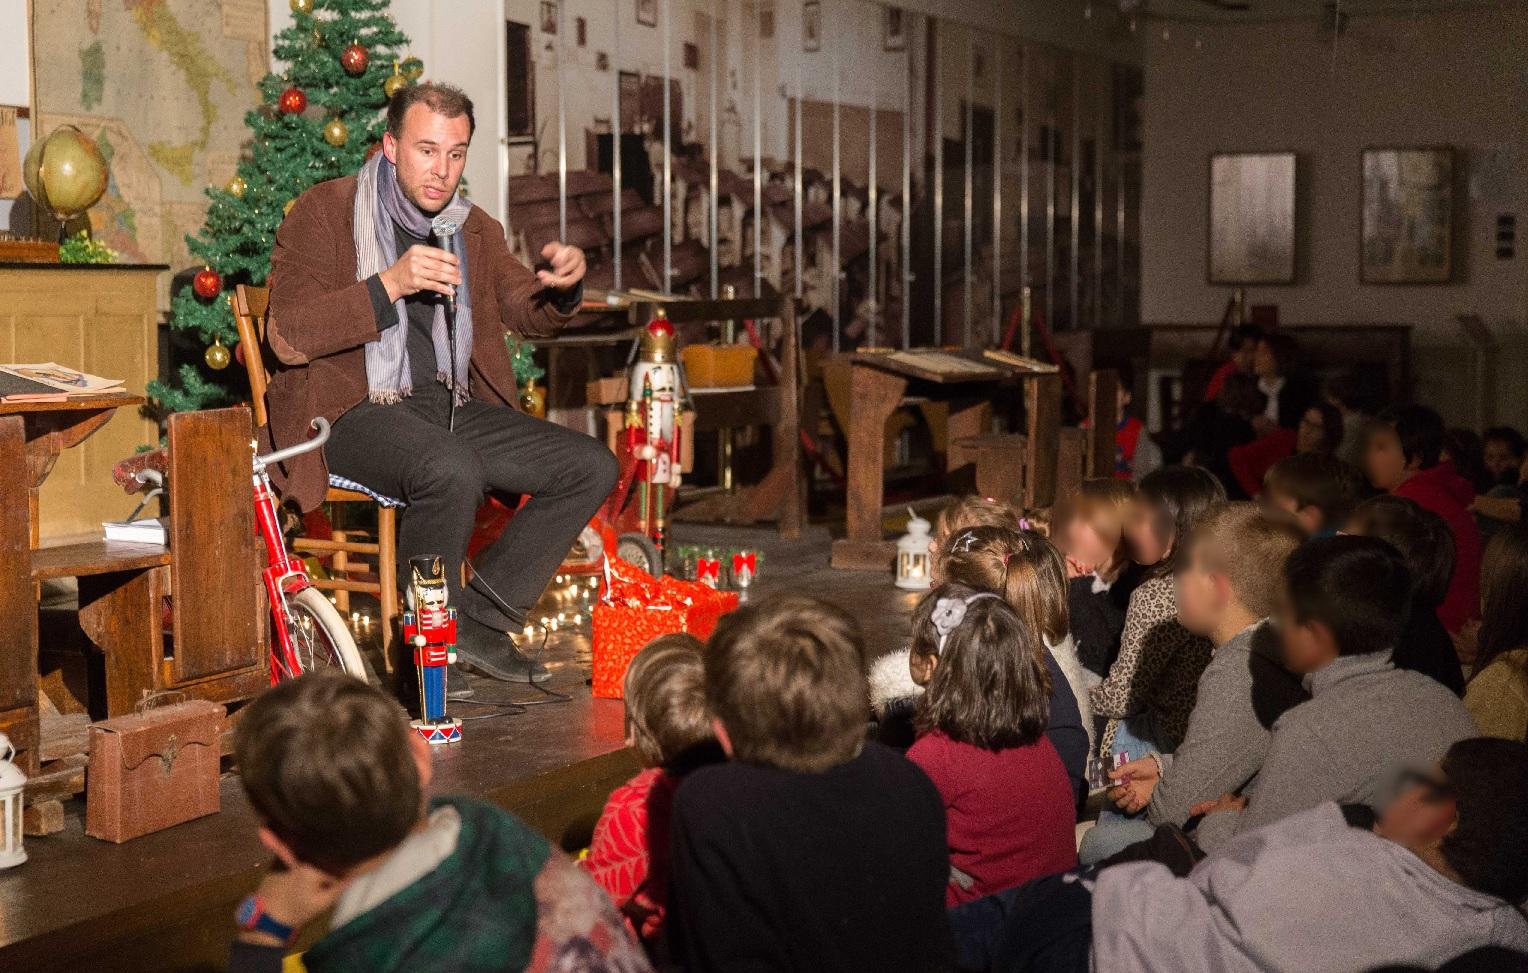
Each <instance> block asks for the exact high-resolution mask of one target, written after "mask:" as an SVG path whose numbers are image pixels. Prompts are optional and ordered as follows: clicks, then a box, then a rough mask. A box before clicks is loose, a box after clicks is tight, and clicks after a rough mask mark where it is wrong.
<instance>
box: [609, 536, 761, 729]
mask: <svg viewBox="0 0 1528 973" xmlns="http://www.w3.org/2000/svg"><path fill="white" fill-rule="evenodd" d="M737 604H738V599H737V595H736V594H735V593H733V592H723V591H716V590H714V589H712V588H710V587H708V586H706V585H703V584H699V583H697V582H694V581H681V580H679V579H678V578H671V577H668V576H666V575H665V576H664V577H662V578H654V577H653V576H652V575H650V574H648V573H646V572H645V571H642V570H641V569H639V568H636V567H634V566H632V565H630V564H627V563H626V562H625V561H619V560H611V561H610V562H609V563H608V564H607V566H606V582H605V592H604V595H603V596H602V597H601V599H600V603H599V604H597V605H595V606H594V639H593V654H594V695H595V696H596V697H598V698H600V699H621V698H622V696H623V694H622V691H621V685H622V683H623V682H624V681H625V679H626V667H627V666H629V665H631V660H632V659H634V658H636V655H637V653H638V652H640V651H642V649H643V647H644V646H646V645H647V643H649V642H651V641H652V640H653V639H655V638H657V637H658V636H660V635H668V634H670V633H673V632H688V633H690V634H691V635H693V636H695V637H696V638H698V639H707V638H709V637H710V636H711V632H712V630H713V629H715V628H716V623H717V622H718V621H720V620H721V617H722V616H723V615H725V614H726V613H727V612H730V611H732V610H733V609H734V608H736V607H737Z"/></svg>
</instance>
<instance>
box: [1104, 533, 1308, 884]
mask: <svg viewBox="0 0 1528 973" xmlns="http://www.w3.org/2000/svg"><path fill="white" fill-rule="evenodd" d="M1299 543H1300V533H1299V531H1298V530H1297V529H1296V528H1295V527H1294V526H1292V525H1290V524H1289V523H1287V522H1282V521H1275V520H1272V519H1270V518H1268V517H1265V516H1263V515H1262V513H1261V512H1260V511H1259V510H1258V508H1257V506H1256V505H1254V504H1251V503H1227V504H1221V505H1220V506H1216V507H1211V508H1210V510H1209V512H1208V513H1206V514H1205V515H1204V516H1203V517H1200V518H1199V522H1198V523H1196V524H1195V525H1194V530H1193V533H1191V534H1190V535H1189V537H1188V543H1187V545H1186V546H1185V548H1184V552H1183V557H1182V558H1181V559H1180V560H1179V562H1178V570H1177V576H1176V586H1177V600H1178V621H1180V622H1181V623H1182V624H1183V627H1184V628H1186V629H1188V630H1189V631H1190V632H1193V633H1194V634H1196V635H1203V636H1205V637H1207V638H1209V640H1210V641H1211V642H1213V643H1214V645H1215V654H1214V655H1213V656H1212V657H1211V658H1210V664H1209V665H1208V666H1205V669H1204V674H1203V675H1201V676H1200V677H1199V688H1198V693H1197V696H1196V702H1195V703H1194V711H1193V713H1191V714H1190V715H1189V718H1188V733H1187V735H1185V736H1184V738H1183V743H1182V744H1180V745H1179V746H1178V749H1177V751H1176V752H1174V753H1167V754H1164V753H1155V752H1153V753H1150V754H1147V755H1146V756H1145V757H1144V758H1142V759H1140V760H1132V761H1131V762H1130V763H1127V764H1125V765H1124V766H1123V767H1121V768H1119V770H1117V771H1116V772H1114V773H1113V774H1112V775H1111V777H1112V778H1113V779H1115V780H1118V781H1123V782H1124V783H1123V784H1121V785H1118V786H1115V787H1113V788H1111V789H1110V790H1109V792H1108V797H1109V799H1110V800H1111V801H1113V802H1114V804H1115V806H1116V807H1118V808H1119V810H1121V811H1123V812H1125V813H1126V814H1137V813H1140V812H1143V811H1144V812H1145V814H1144V818H1143V819H1138V820H1104V821H1100V822H1099V824H1098V825H1097V826H1096V827H1094V828H1093V829H1092V830H1090V831H1089V832H1088V833H1087V834H1086V835H1085V836H1084V837H1083V839H1082V847H1081V848H1080V849H1079V858H1080V859H1081V861H1082V862H1083V864H1092V863H1094V862H1099V861H1103V860H1104V859H1105V858H1108V857H1110V856H1111V855H1114V854H1116V853H1118V852H1119V851H1121V850H1122V849H1124V848H1126V847H1127V846H1129V845H1131V844H1134V843H1135V842H1137V841H1144V840H1146V839H1148V838H1150V837H1151V835H1152V832H1153V830H1154V829H1155V827H1156V826H1157V825H1161V824H1174V825H1177V826H1179V827H1182V826H1183V825H1184V824H1186V823H1187V822H1188V817H1189V813H1188V812H1189V808H1191V807H1193V806H1194V805H1195V804H1198V803H1199V802H1200V801H1204V800H1214V799H1215V798H1217V797H1219V796H1220V795H1221V794H1224V793H1227V792H1230V793H1233V794H1236V793H1242V792H1244V791H1246V790H1247V789H1248V786H1249V783H1251V782H1253V781H1254V778H1255V777H1256V776H1257V772H1258V769H1259V768H1260V767H1261V766H1262V763H1263V755H1264V754H1265V753H1267V751H1268V740H1269V733H1270V728H1271V727H1272V726H1273V723H1274V721H1275V720H1277V719H1278V718H1279V716H1280V715H1282V714H1283V713H1284V711H1285V710H1287V709H1289V708H1290V707H1292V706H1296V705H1298V704H1299V703H1302V702H1304V701H1305V700H1306V699H1308V698H1309V696H1308V695H1307V693H1306V692H1305V690H1304V689H1303V688H1302V687H1301V686H1300V680H1299V679H1298V678H1297V677H1295V676H1293V675H1291V674H1290V673H1289V671H1288V670H1286V669H1285V668H1284V667H1283V666H1282V665H1281V664H1280V661H1279V640H1278V636H1277V635H1276V634H1274V632H1273V630H1272V629H1271V628H1269V627H1268V626H1267V625H1265V624H1263V623H1264V620H1265V619H1266V618H1267V617H1268V616H1269V615H1270V614H1272V612H1273V607H1274V602H1275V601H1276V599H1277V598H1278V595H1279V587H1280V583H1281V579H1282V572H1283V568H1284V560H1285V559H1286V558H1288V557H1289V554H1290V552H1291V551H1293V550H1294V549H1295V547H1296V546H1298V545H1299Z"/></svg>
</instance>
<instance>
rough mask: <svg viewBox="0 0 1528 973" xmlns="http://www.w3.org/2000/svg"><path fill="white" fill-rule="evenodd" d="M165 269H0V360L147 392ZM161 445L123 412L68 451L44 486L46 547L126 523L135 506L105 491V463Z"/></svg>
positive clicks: (149, 426)
mask: <svg viewBox="0 0 1528 973" xmlns="http://www.w3.org/2000/svg"><path fill="white" fill-rule="evenodd" d="M165 269H166V268H165V267H164V266H163V265H160V264H143V265H132V266H127V265H121V266H99V267H89V266H68V265H63V264H4V263H0V361H4V362H42V361H56V362H58V363H59V364H61V365H68V366H70V367H72V368H78V369H81V370H82V371H86V372H91V373H93V374H96V375H102V376H106V377H108V378H120V379H122V381H123V384H124V385H125V387H126V389H127V390H128V391H129V392H134V393H137V394H139V395H142V394H144V387H145V386H146V385H147V384H148V382H149V380H150V379H152V378H154V377H155V376H156V375H157V374H158V353H157V330H156V329H157V327H158V317H159V313H158V308H157V302H156V296H155V284H156V282H157V280H158V277H159V274H160V273H161V272H163V271H164V270H165ZM158 438H159V434H158V431H157V429H156V427H155V425H154V423H152V422H150V421H148V420H147V419H145V418H144V417H143V416H142V415H141V414H140V413H139V412H138V411H137V410H134V409H120V410H118V411H117V414H116V415H114V416H112V418H111V420H110V421H109V422H108V423H106V425H105V426H104V427H103V428H102V429H100V430H99V431H98V432H96V433H95V434H94V435H92V436H91V437H90V438H89V439H88V440H86V441H85V442H83V443H82V444H80V445H79V446H78V447H76V448H74V449H70V450H67V451H65V452H64V453H63V454H62V455H61V456H60V457H59V459H58V463H57V465H56V466H55V467H54V469H53V471H52V473H51V475H50V476H49V477H48V478H47V480H46V482H44V483H43V486H42V495H41V498H40V506H41V523H40V528H41V529H40V534H41V537H42V541H43V543H44V544H46V543H49V542H54V541H58V540H62V539H66V538H79V537H82V536H85V535H89V536H92V537H95V536H99V534H100V531H101V521H103V520H117V519H121V518H123V517H125V516H127V514H128V513H130V512H131V510H132V508H133V505H134V503H135V500H134V499H133V498H131V497H128V496H126V495H125V494H124V493H123V492H122V490H121V489H119V488H118V487H117V486H116V485H115V484H113V483H112V480H111V468H112V464H114V463H116V462H117V460H119V459H122V458H123V457H126V456H131V455H132V454H133V452H134V451H135V450H136V449H137V448H138V447H139V446H142V445H145V444H150V443H156V442H157V441H158Z"/></svg>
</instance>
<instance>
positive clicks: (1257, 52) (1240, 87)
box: [1141, 7, 1528, 422]
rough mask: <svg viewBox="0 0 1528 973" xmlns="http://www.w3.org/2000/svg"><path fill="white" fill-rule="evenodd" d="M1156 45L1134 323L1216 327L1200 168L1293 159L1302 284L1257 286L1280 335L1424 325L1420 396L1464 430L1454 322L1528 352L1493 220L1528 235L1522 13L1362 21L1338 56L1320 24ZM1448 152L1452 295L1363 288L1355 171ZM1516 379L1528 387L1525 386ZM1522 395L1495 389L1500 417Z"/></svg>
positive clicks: (1522, 253)
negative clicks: (1291, 155) (1237, 157)
mask: <svg viewBox="0 0 1528 973" xmlns="http://www.w3.org/2000/svg"><path fill="white" fill-rule="evenodd" d="M1199 36H1200V39H1201V41H1202V47H1200V48H1199V49H1197V50H1196V49H1194V47H1193V45H1192V43H1191V42H1190V41H1189V40H1188V38H1187V37H1186V36H1185V34H1184V32H1183V31H1177V32H1175V34H1174V37H1173V39H1172V40H1171V41H1166V42H1164V41H1163V40H1162V39H1161V38H1160V36H1156V35H1153V36H1151V37H1149V38H1148V39H1147V47H1146V94H1147V96H1146V104H1145V159H1144V173H1143V178H1144V183H1145V185H1144V193H1145V198H1144V201H1143V205H1142V263H1143V266H1142V278H1143V294H1142V309H1141V310H1142V317H1143V319H1144V320H1145V321H1147V322H1211V321H1215V320H1218V318H1219V316H1220V314H1221V311H1222V309H1223V308H1224V306H1225V302H1226V299H1227V297H1228V295H1229V289H1228V288H1224V287H1211V286H1209V285H1207V284H1206V283H1205V265H1206V262H1205V246H1206V222H1207V204H1206V195H1207V184H1208V157H1209V155H1210V153H1212V152H1215V151H1243V150H1277V149H1282V150H1291V149H1292V150H1294V151H1296V152H1297V153H1298V154H1299V166H1300V169H1299V178H1300V186H1299V199H1300V201H1299V205H1298V207H1297V219H1298V220H1299V221H1300V222H1301V224H1302V226H1301V228H1300V231H1299V238H1298V239H1299V243H1300V246H1301V248H1302V250H1303V253H1302V256H1301V259H1300V264H1301V274H1300V279H1299V282H1298V283H1297V284H1295V285H1294V286H1289V287H1263V288H1253V289H1251V290H1250V291H1249V295H1248V297H1249V300H1250V301H1252V302H1253V303H1276V304H1278V305H1279V311H1280V318H1281V320H1282V321H1283V322H1285V323H1311V322H1362V321H1373V322H1400V323H1409V324H1413V325H1415V326H1416V331H1415V337H1414V346H1415V347H1416V349H1417V350H1416V353H1415V355H1414V362H1415V365H1416V371H1417V375H1418V381H1419V388H1418V394H1419V397H1421V398H1423V399H1424V400H1428V399H1430V400H1431V401H1433V402H1434V404H1437V405H1438V406H1439V407H1441V408H1443V409H1444V410H1445V412H1448V413H1450V414H1451V416H1452V417H1453V418H1455V419H1456V421H1471V419H1472V415H1471V413H1470V410H1469V395H1470V394H1471V391H1472V390H1471V389H1470V388H1469V381H1468V379H1466V378H1464V377H1463V375H1462V373H1461V371H1460V369H1461V366H1462V364H1463V360H1462V355H1463V345H1462V343H1461V342H1460V341H1459V340H1458V338H1457V330H1456V328H1455V326H1454V324H1453V318H1454V315H1456V314H1460V313H1476V314H1479V315H1481V316H1482V317H1483V318H1484V319H1485V320H1486V321H1487V323H1488V324H1489V325H1490V327H1491V328H1492V330H1493V332H1494V333H1495V334H1496V335H1497V336H1498V337H1499V338H1501V339H1502V340H1504V341H1508V342H1515V341H1521V340H1523V339H1524V338H1528V326H1525V323H1524V317H1525V311H1528V248H1525V246H1524V245H1525V244H1528V237H1525V236H1524V231H1525V229H1528V227H1524V228H1520V229H1519V256H1518V257H1517V258H1516V259H1515V260H1509V261H1501V260H1497V259H1496V257H1495V255H1494V249H1495V246H1494V241H1495V221H1496V216H1497V214H1498V213H1515V214H1517V216H1518V219H1519V221H1520V222H1521V221H1523V220H1528V168H1525V163H1528V124H1525V123H1524V115H1523V106H1524V105H1528V71H1525V70H1524V63H1525V62H1524V53H1523V52H1524V50H1525V47H1524V45H1525V43H1528V9H1525V8H1523V7H1517V8H1515V9H1496V10H1487V9H1482V8H1474V9H1470V10H1456V11H1441V12H1432V13H1418V14H1410V13H1408V14H1397V15H1390V16H1373V17H1355V18H1354V19H1353V20H1352V21H1351V26H1350V27H1349V29H1348V31H1347V32H1346V33H1345V34H1344V35H1343V36H1342V37H1341V38H1340V39H1339V41H1338V43H1337V47H1336V50H1335V53H1334V50H1333V47H1332V44H1331V39H1330V37H1329V36H1328V37H1325V38H1323V37H1321V36H1319V35H1318V32H1317V30H1316V26H1315V23H1314V19H1313V18H1312V19H1310V20H1298V21H1284V22H1278V23H1264V24H1252V25H1242V26H1218V27H1209V26H1206V27H1203V28H1201V29H1200V31H1199ZM1437 144H1450V145H1453V146H1455V147H1456V148H1457V150H1458V155H1457V156H1456V166H1457V165H1462V167H1463V170H1464V173H1465V174H1466V175H1465V179H1463V180H1461V181H1460V184H1461V185H1464V186H1466V187H1467V191H1466V192H1465V193H1463V195H1462V198H1460V197H1459V195H1458V194H1456V199H1455V212H1456V224H1455V230H1456V232H1455V240H1454V258H1455V267H1456V273H1455V280H1456V282H1455V283H1453V284H1448V285H1438V286H1425V287H1423V286H1394V285H1392V286H1372V285H1371V286H1365V285H1362V284H1360V283H1359V282H1358V252H1359V200H1360V192H1361V182H1360V170H1359V156H1360V152H1361V150H1362V149H1364V148H1365V147H1376V146H1417V145H1437ZM1519 374H1520V373H1519ZM1521 384H1522V383H1520V382H1518V381H1516V380H1515V378H1514V376H1513V375H1512V374H1511V372H1510V371H1503V372H1502V374H1501V386H1502V388H1501V393H1502V395H1501V396H1500V398H1499V402H1500V404H1499V409H1498V413H1499V415H1500V418H1502V419H1510V420H1514V421H1519V422H1520V421H1522V420H1523V419H1524V418H1525V416H1528V410H1525V402H1524V401H1523V399H1522V395H1523V392H1522V390H1521V389H1517V388H1513V386H1520V385H1521Z"/></svg>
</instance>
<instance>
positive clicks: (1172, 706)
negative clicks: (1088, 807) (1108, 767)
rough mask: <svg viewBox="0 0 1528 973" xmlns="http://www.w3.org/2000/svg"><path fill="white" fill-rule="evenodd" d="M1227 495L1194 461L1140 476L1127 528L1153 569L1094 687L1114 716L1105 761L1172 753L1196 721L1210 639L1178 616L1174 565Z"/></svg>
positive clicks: (1138, 558) (1098, 707) (1101, 712)
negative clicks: (1192, 716)
mask: <svg viewBox="0 0 1528 973" xmlns="http://www.w3.org/2000/svg"><path fill="white" fill-rule="evenodd" d="M1225 498H1226V495H1225V491H1224V490H1223V489H1222V488H1221V486H1220V482H1219V481H1218V480H1216V479H1215V478H1214V477H1213V476H1211V475H1210V474H1209V473H1207V472H1205V471H1204V470H1201V469H1198V468H1196V467H1192V466H1167V467H1163V468H1162V469H1160V470H1157V471H1156V472H1155V473H1153V474H1151V475H1150V476H1148V477H1146V478H1145V479H1144V480H1142V481H1141V482H1140V483H1139V484H1137V487H1136V502H1135V504H1134V506H1133V508H1132V512H1131V519H1130V523H1129V524H1128V525H1127V526H1126V529H1125V536H1126V539H1127V541H1128V543H1129V545H1130V556H1131V558H1132V559H1133V560H1134V561H1135V563H1137V564H1139V565H1141V566H1142V567H1143V568H1145V569H1146V571H1145V574H1144V578H1143V580H1142V581H1141V584H1140V586H1139V587H1138V588H1136V589H1135V592H1134V593H1133V594H1132V595H1131V596H1130V607H1129V608H1127V609H1126V611H1125V629H1124V633H1123V634H1122V635H1121V637H1120V651H1119V657H1118V658H1117V659H1115V660H1114V665H1112V666H1110V667H1109V674H1108V675H1107V676H1105V677H1104V680H1103V682H1101V683H1099V684H1098V685H1097V686H1094V687H1093V688H1092V689H1091V690H1089V691H1088V697H1089V699H1090V700H1091V701H1092V703H1093V713H1094V714H1095V715H1097V716H1102V717H1107V718H1108V720H1109V723H1108V726H1107V727H1106V728H1105V730H1104V739H1103V741H1102V742H1101V743H1100V745H1099V755H1100V757H1101V758H1102V759H1103V760H1105V761H1108V760H1109V759H1110V758H1111V756H1112V755H1113V754H1115V753H1124V754H1125V755H1126V757H1127V759H1130V760H1135V759H1137V758H1140V757H1144V756H1146V754H1147V753H1150V752H1151V751H1153V750H1155V751H1156V752H1157V753H1172V752H1173V751H1174V750H1176V749H1177V748H1178V743H1179V741H1181V740H1182V739H1183V734H1184V732H1185V731H1186V730H1187V729H1188V714H1189V712H1190V711H1191V710H1193V708H1194V693H1195V687H1196V686H1198V684H1199V674H1200V673H1202V672H1203V671H1204V667H1205V666H1206V665H1207V664H1208V663H1209V661H1210V641H1209V639H1207V638H1205V637H1203V636H1201V635H1195V634H1193V633H1192V632H1190V631H1189V630H1188V629H1186V628H1184V627H1183V626H1182V625H1180V624H1179V623H1178V602H1177V599H1176V598H1175V597H1174V594H1173V569H1174V567H1175V566H1176V563H1177V559H1178V550H1179V548H1180V547H1181V546H1182V543H1183V540H1184V539H1185V538H1186V537H1187V536H1188V533H1189V530H1190V528H1191V527H1192V526H1193V524H1194V521H1195V520H1197V519H1198V518H1199V516H1200V515H1201V514H1202V513H1204V512H1205V511H1206V510H1208V509H1209V508H1210V507H1211V506H1212V505H1213V504H1216V503H1220V502H1222V501H1224V500H1225ZM1105 811H1106V812H1107V811H1108V809H1107V808H1106V809H1105Z"/></svg>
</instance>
